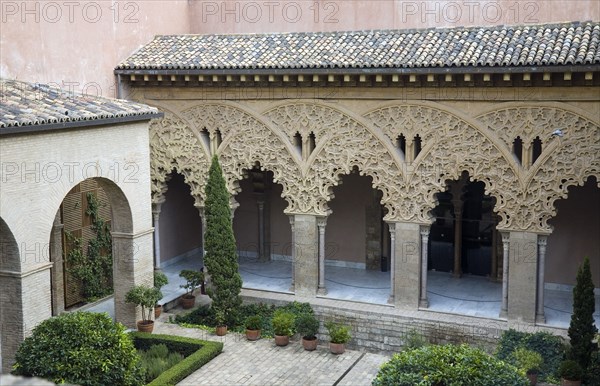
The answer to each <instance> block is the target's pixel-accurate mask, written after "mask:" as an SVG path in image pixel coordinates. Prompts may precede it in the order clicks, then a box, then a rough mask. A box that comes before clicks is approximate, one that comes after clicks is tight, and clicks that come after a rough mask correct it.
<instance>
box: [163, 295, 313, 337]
mask: <svg viewBox="0 0 600 386" xmlns="http://www.w3.org/2000/svg"><path fill="white" fill-rule="evenodd" d="M278 309H279V310H283V311H288V312H291V313H292V314H294V315H295V316H296V317H298V316H300V315H303V314H306V313H308V314H311V315H312V314H314V312H313V310H312V308H311V306H310V304H308V303H298V302H291V303H288V304H286V305H285V306H282V307H275V306H274V305H267V304H263V303H257V304H254V303H253V304H244V305H242V306H240V307H239V308H238V309H237V310H236V312H233V313H230V314H229V315H228V317H227V329H228V330H230V331H235V332H240V333H243V332H245V331H246V324H245V322H246V319H247V318H248V317H250V316H253V315H256V316H260V318H261V320H262V327H261V335H262V336H263V337H272V336H273V335H274V334H273V325H272V323H271V322H272V319H273V314H274V313H275V310H278ZM175 322H176V323H180V324H188V325H189V324H192V325H202V326H209V327H216V322H215V311H214V309H212V308H210V307H209V306H200V307H197V308H195V309H194V310H192V311H191V312H189V313H187V314H185V315H177V316H176V317H175Z"/></svg>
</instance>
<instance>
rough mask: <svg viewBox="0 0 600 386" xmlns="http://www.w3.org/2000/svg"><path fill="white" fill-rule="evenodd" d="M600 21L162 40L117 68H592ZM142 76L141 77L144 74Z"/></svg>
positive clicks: (599, 54)
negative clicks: (589, 66) (555, 66)
mask: <svg viewBox="0 0 600 386" xmlns="http://www.w3.org/2000/svg"><path fill="white" fill-rule="evenodd" d="M599 44H600V23H599V22H581V23H580V22H572V23H563V24H545V25H519V26H492V27H470V28H465V27H462V28H447V29H436V28H432V29H424V30H403V31H400V30H381V31H355V32H318V33H273V34H245V35H164V36H156V37H155V38H154V40H152V41H151V42H150V43H148V44H146V45H145V46H143V47H142V48H141V49H139V50H138V51H137V52H135V53H134V54H133V55H131V56H130V57H129V58H127V59H125V60H124V61H123V62H122V63H120V64H119V65H118V66H117V68H116V72H128V71H120V70H153V69H154V70H226V69H238V70H241V69H291V70H293V69H327V68H341V69H344V68H350V69H364V68H392V69H393V68H432V67H438V68H445V67H513V66H553V65H596V64H599V63H600V47H599ZM142 72H143V71H142Z"/></svg>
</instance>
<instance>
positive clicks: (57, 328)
mask: <svg viewBox="0 0 600 386" xmlns="http://www.w3.org/2000/svg"><path fill="white" fill-rule="evenodd" d="M13 373H14V374H16V375H24V376H29V377H33V376H36V377H40V378H45V379H48V380H50V381H52V382H55V383H65V382H68V383H73V384H77V385H81V386H92V385H99V386H104V385H125V386H127V385H141V384H143V374H142V369H141V366H140V363H139V357H138V355H137V353H136V350H135V348H134V346H133V342H132V341H131V339H130V337H129V336H128V335H127V334H126V333H125V327H124V326H123V325H122V324H120V323H115V322H113V321H112V319H111V318H110V317H109V316H108V315H107V314H98V313H91V312H72V313H66V314H62V315H60V316H57V317H53V318H50V319H47V320H45V321H43V322H42V323H40V324H39V325H38V326H37V327H35V328H34V330H33V334H32V335H31V336H30V337H28V338H26V339H25V341H23V343H22V344H21V346H20V347H19V349H18V351H17V354H16V364H15V365H14V371H13Z"/></svg>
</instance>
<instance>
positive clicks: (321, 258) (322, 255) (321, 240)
mask: <svg viewBox="0 0 600 386" xmlns="http://www.w3.org/2000/svg"><path fill="white" fill-rule="evenodd" d="M326 225H327V217H322V218H319V219H318V220H317V227H318V228H319V288H318V290H317V293H318V294H319V295H327V288H326V287H325V227H326Z"/></svg>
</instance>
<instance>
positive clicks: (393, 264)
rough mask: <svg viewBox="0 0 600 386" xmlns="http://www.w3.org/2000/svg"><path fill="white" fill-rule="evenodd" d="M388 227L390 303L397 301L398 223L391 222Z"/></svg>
mask: <svg viewBox="0 0 600 386" xmlns="http://www.w3.org/2000/svg"><path fill="white" fill-rule="evenodd" d="M388 228H389V231H390V298H389V299H388V303H389V304H394V303H395V298H394V293H395V288H396V286H395V284H396V283H395V280H396V223H395V222H389V223H388Z"/></svg>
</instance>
